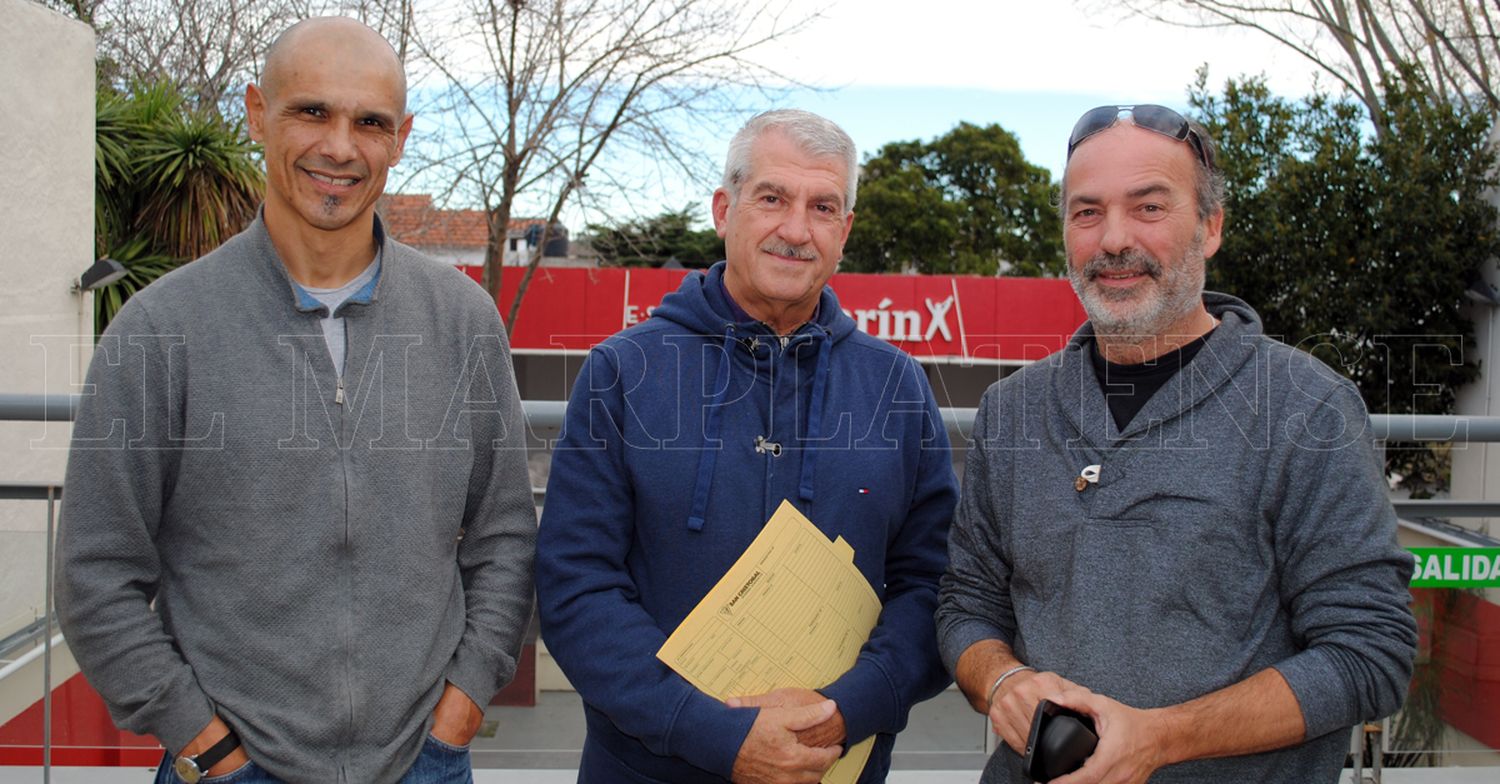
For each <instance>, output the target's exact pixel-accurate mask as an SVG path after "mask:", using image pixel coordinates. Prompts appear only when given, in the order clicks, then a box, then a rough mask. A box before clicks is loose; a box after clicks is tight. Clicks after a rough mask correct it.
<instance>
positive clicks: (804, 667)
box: [656, 501, 880, 784]
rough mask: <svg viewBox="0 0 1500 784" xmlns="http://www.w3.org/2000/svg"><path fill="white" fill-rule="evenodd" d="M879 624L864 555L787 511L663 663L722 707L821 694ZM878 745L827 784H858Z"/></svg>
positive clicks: (669, 645)
mask: <svg viewBox="0 0 1500 784" xmlns="http://www.w3.org/2000/svg"><path fill="white" fill-rule="evenodd" d="M879 618H880V599H879V598H878V597H877V596H876V595H875V591H874V589H872V588H871V587H870V583H869V581H868V580H866V579H865V577H864V575H862V574H860V572H859V569H858V568H856V567H855V566H854V548H852V547H850V546H849V543H848V542H846V541H844V538H843V537H839V538H838V539H835V540H834V541H829V540H828V537H826V536H824V535H823V532H822V531H819V530H818V528H817V526H814V525H813V524H812V522H811V521H809V520H808V519H807V518H806V517H804V516H803V515H802V513H801V512H798V511H797V509H796V507H794V506H792V504H791V502H789V501H782V502H781V506H780V507H779V508H777V510H776V514H774V515H772V516H771V520H770V522H768V523H766V527H765V528H764V529H762V530H761V532H760V535H759V536H757V537H755V541H754V542H751V543H750V546H749V547H748V548H746V549H745V553H744V555H741V556H740V558H739V560H738V561H735V563H734V565H733V566H731V567H729V571H728V572H725V574H724V576H723V577H722V578H720V580H719V582H718V584H716V585H715V586H714V587H713V588H712V589H711V590H710V591H709V592H708V595H707V596H705V597H703V601H701V602H699V603H698V606H697V607H694V608H693V611H692V612H691V613H688V616H687V617H686V618H684V619H683V621H682V623H681V624H680V625H679V626H678V627H677V630H676V631H674V632H672V636H671V637H668V638H667V642H666V644H664V645H662V646H661V650H659V651H657V652H656V657H657V658H658V659H661V660H662V661H663V662H665V663H666V665H667V666H668V667H671V668H672V669H673V670H676V671H677V673H678V674H679V675H681V676H682V677H684V678H686V679H687V680H688V682H689V683H691V684H693V685H694V686H696V687H697V688H698V689H699V690H700V691H703V692H704V693H706V694H708V695H709V696H711V697H713V698H715V699H718V700H727V699H729V698H730V697H748V696H752V695H756V694H764V693H765V692H768V691H772V690H774V689H779V688H783V687H787V686H798V687H802V688H806V689H818V688H822V687H824V686H827V685H828V684H830V683H833V682H834V681H835V680H838V678H839V676H841V675H843V674H844V673H845V672H848V671H849V668H851V667H853V666H854V662H855V660H857V659H858V658H859V649H860V648H861V647H863V646H864V644H865V642H866V641H868V640H869V639H870V631H871V630H873V629H874V628H875V622H876V621H877V620H878V619H879ZM874 744H875V739H874V738H873V737H872V738H866V739H865V740H864V741H862V742H860V743H858V744H856V745H854V746H852V747H850V749H849V752H848V753H847V754H845V755H844V757H843V758H842V759H840V760H839V761H838V762H837V763H835V764H834V766H833V767H832V768H830V769H829V770H828V772H827V773H826V774H825V775H824V776H823V782H824V784H853V782H854V781H855V780H856V779H858V778H859V774H860V771H862V770H864V767H865V761H866V760H868V759H869V757H870V749H871V748H872V747H873V746H874Z"/></svg>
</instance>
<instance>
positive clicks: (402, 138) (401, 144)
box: [391, 114, 415, 166]
mask: <svg viewBox="0 0 1500 784" xmlns="http://www.w3.org/2000/svg"><path fill="white" fill-rule="evenodd" d="M413 117H415V115H411V114H408V115H406V119H404V120H402V121H401V127H399V128H397V129H396V154H395V155H393V156H391V165H392V166H395V165H396V164H398V163H400V162H401V156H402V155H403V154H404V153H405V152H406V137H408V136H410V135H411V121H412V118H413Z"/></svg>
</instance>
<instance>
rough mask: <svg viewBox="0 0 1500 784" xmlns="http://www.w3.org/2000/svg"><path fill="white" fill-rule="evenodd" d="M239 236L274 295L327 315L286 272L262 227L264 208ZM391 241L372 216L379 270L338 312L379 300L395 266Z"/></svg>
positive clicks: (299, 308) (302, 310)
mask: <svg viewBox="0 0 1500 784" xmlns="http://www.w3.org/2000/svg"><path fill="white" fill-rule="evenodd" d="M243 236H244V238H245V241H246V242H248V243H249V244H250V249H251V251H252V253H253V255H254V257H255V259H256V260H257V261H256V263H255V268H256V274H257V277H259V278H260V279H261V281H262V282H264V283H265V284H266V285H267V286H269V287H270V288H271V289H272V290H273V291H275V292H277V293H278V296H285V297H286V298H287V303H288V304H289V305H290V306H291V308H292V309H293V310H296V311H297V312H299V313H312V314H315V315H317V316H319V317H326V316H328V307H327V306H326V305H324V304H323V303H321V302H319V301H318V300H316V299H314V298H313V297H312V296H311V295H310V294H308V293H307V292H306V291H304V290H303V289H302V287H301V286H299V285H297V283H296V282H295V281H293V280H292V276H291V275H289V274H288V273H287V271H286V264H285V263H284V262H283V261H282V260H281V256H280V254H278V253H277V252H276V245H275V244H274V243H272V242H271V233H270V232H269V231H267V230H266V216H265V207H261V209H260V210H259V211H257V212H256V213H255V220H254V221H252V222H251V223H250V225H249V226H248V227H246V229H245V233H244V235H243ZM391 244H392V243H390V242H387V241H386V233H385V225H384V224H383V223H382V222H381V220H380V215H378V214H377V215H375V258H376V259H379V260H380V269H379V270H378V271H377V272H376V274H375V278H374V279H373V280H371V281H370V282H369V283H368V284H367V285H365V286H364V287H363V288H361V289H360V290H359V291H357V292H355V293H354V295H353V296H351V297H350V298H349V299H347V300H345V301H344V304H343V305H340V306H339V314H338V315H341V316H346V315H350V313H349V311H350V309H351V308H364V307H369V306H371V305H374V304H375V303H377V302H379V301H380V295H381V293H382V292H383V291H384V290H385V280H386V278H388V277H390V273H391V268H392V267H393V266H395V264H394V263H393V262H394V259H393V258H392V257H393V256H394V255H395V254H392V253H390V249H391Z"/></svg>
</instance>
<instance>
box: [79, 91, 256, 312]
mask: <svg viewBox="0 0 1500 784" xmlns="http://www.w3.org/2000/svg"><path fill="white" fill-rule="evenodd" d="M94 139H95V148H94V150H95V151H94V189H95V190H94V241H95V246H96V250H97V252H98V254H99V255H101V256H108V257H110V258H113V259H115V260H116V261H119V262H121V263H123V264H124V265H125V267H126V269H127V270H128V271H129V274H128V275H127V276H126V277H125V278H124V279H123V280H120V281H118V282H116V283H113V284H111V285H109V286H107V287H105V288H103V289H101V290H99V291H96V292H95V297H94V328H95V330H96V332H103V331H104V327H105V326H107V325H108V324H109V320H110V319H111V318H113V317H114V314H115V313H116V312H118V311H119V309H120V307H121V306H122V305H124V304H125V300H127V299H129V298H130V295H132V294H134V293H135V292H137V291H139V290H140V289H141V288H143V287H144V286H146V285H147V284H148V283H150V282H151V281H153V280H155V279H157V278H159V277H161V276H162V275H164V274H166V273H167V272H169V271H171V270H172V269H173V268H175V267H177V266H179V265H181V264H183V263H184V262H187V261H191V260H192V259H195V258H197V257H198V256H201V255H203V254H204V253H207V252H208V251H210V250H213V249H214V248H216V247H218V246H219V244H220V243H222V242H223V241H224V240H226V239H229V237H230V236H231V235H233V234H234V233H236V232H238V231H240V230H241V229H243V228H244V227H245V226H246V225H247V224H249V222H250V221H251V219H253V218H254V217H255V210H256V207H257V206H258V205H259V204H260V199H261V193H262V191H263V189H264V176H263V174H262V173H261V169H260V164H259V162H258V160H257V157H256V156H257V150H258V147H257V146H256V145H255V144H254V143H252V142H250V141H249V140H248V139H246V138H245V136H244V133H243V132H242V131H241V128H240V124H239V123H237V122H235V123H230V122H228V121H226V120H224V119H222V118H220V117H219V116H218V115H217V114H216V113H214V112H213V111H212V110H207V109H205V110H195V109H192V108H190V107H189V104H188V100H187V98H186V97H185V95H184V94H183V92H182V91H181V90H179V89H178V88H176V87H174V86H173V85H171V84H169V83H157V84H149V85H138V86H136V87H134V88H133V89H131V90H129V91H126V92H115V91H114V90H111V89H110V88H109V87H107V86H104V85H101V86H100V87H99V90H98V94H97V98H96V109H95V137H94Z"/></svg>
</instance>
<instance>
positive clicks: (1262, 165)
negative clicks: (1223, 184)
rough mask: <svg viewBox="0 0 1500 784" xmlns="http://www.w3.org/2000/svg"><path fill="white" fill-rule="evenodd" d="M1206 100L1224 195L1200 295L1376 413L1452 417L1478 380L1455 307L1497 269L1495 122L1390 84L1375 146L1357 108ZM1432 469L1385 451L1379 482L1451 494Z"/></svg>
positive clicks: (1256, 97) (1230, 91)
mask: <svg viewBox="0 0 1500 784" xmlns="http://www.w3.org/2000/svg"><path fill="white" fill-rule="evenodd" d="M1205 84H1206V75H1203V74H1200V76H1199V80H1198V83H1197V85H1196V87H1195V88H1194V89H1193V90H1192V91H1191V96H1190V102H1191V103H1192V105H1193V107H1194V109H1195V110H1196V112H1197V114H1198V116H1199V119H1201V120H1202V121H1203V122H1204V124H1205V125H1206V126H1207V127H1208V129H1209V132H1210V133H1211V135H1212V136H1213V137H1214V138H1215V139H1217V140H1218V142H1219V160H1220V162H1221V164H1222V167H1223V170H1224V174H1225V177H1226V179H1227V182H1228V193H1227V200H1226V205H1225V208H1226V221H1225V229H1224V244H1223V247H1222V249H1221V250H1220V251H1219V253H1218V255H1217V256H1215V257H1214V259H1213V261H1212V262H1211V263H1210V265H1209V281H1208V283H1209V288H1212V289H1217V290H1221V291H1227V292H1230V293H1232V294H1235V295H1237V296H1240V297H1243V298H1244V299H1246V300H1247V301H1249V302H1250V303H1252V304H1253V305H1254V306H1255V307H1256V309H1257V310H1258V311H1259V312H1260V314H1261V317H1262V318H1263V319H1264V320H1265V324H1266V331H1267V332H1268V333H1270V334H1273V335H1279V336H1281V337H1282V338H1283V339H1284V340H1286V341H1287V342H1288V343H1291V344H1292V345H1294V346H1297V347H1299V348H1302V349H1304V350H1307V351H1309V352H1311V353H1312V354H1314V355H1315V356H1317V357H1319V358H1320V359H1322V360H1323V361H1325V362H1327V363H1328V364H1329V365H1330V366H1332V367H1333V368H1335V369H1336V370H1338V371H1339V372H1341V373H1343V374H1345V375H1347V376H1348V377H1349V378H1350V379H1352V380H1353V381H1354V383H1355V384H1356V385H1358V387H1359V390H1360V392H1361V394H1362V395H1363V396H1364V399H1365V402H1366V404H1367V405H1368V407H1369V409H1370V411H1371V412H1372V413H1417V414H1446V413H1452V410H1453V404H1454V394H1455V391H1456V390H1457V389H1458V388H1459V387H1460V386H1462V385H1463V384H1466V383H1468V382H1469V381H1471V380H1473V379H1474V378H1475V377H1476V375H1477V374H1478V368H1477V366H1476V363H1475V361H1474V358H1473V346H1474V343H1473V324H1472V321H1471V320H1470V319H1469V318H1468V317H1467V315H1466V314H1465V312H1464V305H1465V300H1466V298H1465V295H1464V291H1465V289H1466V288H1467V287H1468V286H1469V284H1470V283H1471V282H1473V281H1474V280H1475V279H1476V277H1477V275H1478V271H1479V269H1480V267H1481V265H1482V264H1485V263H1487V262H1489V261H1490V260H1492V259H1494V258H1496V257H1497V256H1500V232H1497V228H1496V226H1497V224H1496V220H1497V214H1496V210H1495V208H1494V207H1493V206H1491V205H1490V204H1489V203H1488V202H1487V201H1486V199H1485V190H1486V189H1487V188H1490V187H1494V186H1495V184H1496V178H1495V175H1494V174H1493V172H1494V166H1495V151H1494V149H1493V148H1492V147H1491V146H1490V145H1489V144H1488V141H1487V140H1488V138H1489V130H1490V120H1489V118H1488V117H1487V116H1486V115H1485V114H1483V113H1481V112H1479V111H1469V110H1465V109H1462V108H1457V107H1455V106H1454V105H1452V104H1449V103H1445V102H1442V101H1440V100H1438V99H1434V98H1432V97H1430V96H1429V95H1427V94H1426V93H1424V92H1422V91H1419V90H1415V89H1409V88H1408V86H1407V83H1401V82H1388V83H1387V84H1386V87H1385V100H1384V101H1383V102H1382V105H1381V106H1382V109H1381V111H1382V112H1383V114H1384V116H1383V117H1381V118H1380V124H1381V125H1383V126H1384V127H1386V128H1388V129H1389V130H1390V132H1388V133H1385V134H1382V135H1380V136H1379V137H1376V136H1375V134H1373V133H1371V132H1370V128H1371V126H1370V125H1369V124H1368V123H1367V121H1366V119H1365V115H1364V112H1365V107H1363V106H1362V105H1360V104H1359V103H1356V102H1355V100H1354V99H1352V98H1342V99H1335V98H1331V97H1329V96H1326V95H1315V96H1313V97H1311V98H1308V99H1306V100H1304V101H1301V102H1291V101H1287V100H1285V99H1282V98H1278V97H1276V96H1273V95H1271V93H1270V91H1269V90H1268V89H1267V88H1266V85H1265V83H1264V81H1263V80H1261V79H1246V80H1241V81H1233V80H1231V81H1230V82H1228V83H1227V85H1226V86H1225V88H1224V92H1223V95H1222V96H1220V95H1213V94H1211V93H1210V92H1209V91H1208V90H1207V89H1206V88H1205ZM1391 446H1392V447H1396V446H1397V445H1394V444H1393V445H1391ZM1408 446H1409V445H1408ZM1439 457H1440V455H1439V453H1436V452H1433V451H1431V450H1429V449H1427V448H1423V447H1411V448H1391V449H1389V450H1388V451H1387V468H1388V469H1389V470H1391V471H1393V472H1394V473H1396V474H1399V475H1401V476H1403V477H1404V481H1405V482H1406V484H1407V485H1408V486H1410V487H1411V488H1412V489H1413V490H1415V491H1417V492H1419V493H1426V492H1429V491H1431V490H1436V489H1440V488H1441V487H1443V486H1444V485H1445V484H1446V478H1445V477H1444V476H1443V472H1442V471H1441V470H1440V466H1441V463H1442V461H1441V460H1440V459H1439Z"/></svg>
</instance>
